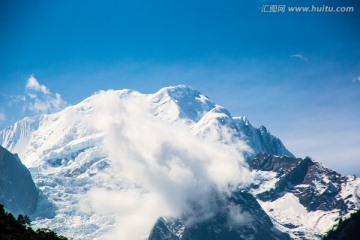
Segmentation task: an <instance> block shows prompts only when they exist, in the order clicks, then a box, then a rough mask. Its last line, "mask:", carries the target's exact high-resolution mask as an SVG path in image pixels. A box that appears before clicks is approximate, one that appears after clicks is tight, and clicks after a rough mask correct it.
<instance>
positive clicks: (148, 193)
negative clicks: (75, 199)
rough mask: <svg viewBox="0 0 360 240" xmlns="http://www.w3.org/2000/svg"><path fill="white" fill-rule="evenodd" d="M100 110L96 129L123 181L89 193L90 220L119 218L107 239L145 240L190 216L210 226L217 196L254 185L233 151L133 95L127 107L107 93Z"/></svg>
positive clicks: (112, 172)
mask: <svg viewBox="0 0 360 240" xmlns="http://www.w3.org/2000/svg"><path fill="white" fill-rule="evenodd" d="M109 103H111V104H109ZM94 105H95V107H94V112H96V117H95V118H92V119H88V121H90V122H92V123H93V124H95V125H96V128H97V129H98V130H99V131H101V132H104V145H103V148H104V150H105V151H106V152H108V157H109V159H110V161H111V164H112V167H111V168H109V169H108V170H107V171H108V174H109V176H116V177H115V178H113V180H111V181H114V182H109V183H107V185H108V186H109V187H107V188H99V187H96V188H94V189H92V190H91V191H89V193H88V194H87V195H86V197H84V198H82V200H81V202H80V205H81V209H82V210H83V211H85V212H89V213H91V212H96V213H98V212H100V213H104V214H106V213H113V214H115V215H116V216H117V217H116V224H115V226H114V228H113V230H112V231H111V232H110V233H109V234H108V235H106V236H105V237H104V239H134V240H139V239H145V238H146V237H147V236H148V234H149V233H150V230H151V228H152V227H153V225H154V224H155V222H156V220H157V219H158V218H159V217H162V216H163V217H181V216H182V217H185V219H186V224H192V223H194V222H198V221H201V220H204V219H207V218H209V217H212V216H214V214H216V213H217V210H218V208H217V204H218V203H217V202H216V200H215V199H217V200H218V199H219V198H216V196H220V200H221V196H222V197H224V195H226V194H227V193H229V192H230V191H231V190H233V187H234V186H238V185H240V186H246V185H248V184H250V183H251V182H252V175H251V173H250V172H249V170H248V169H247V168H246V167H245V165H246V164H245V162H244V158H243V155H242V154H241V153H240V152H239V151H237V150H235V148H234V147H233V146H229V145H226V144H223V143H220V142H218V141H217V142H216V141H213V140H209V139H202V138H200V137H195V136H193V135H191V134H190V131H189V130H190V129H189V126H188V125H186V124H183V123H179V122H175V123H169V122H167V121H165V120H161V119H160V118H157V117H154V116H153V114H152V113H151V112H150V108H149V106H144V100H142V101H140V100H139V99H138V98H133V97H131V96H130V97H129V96H128V95H126V96H124V97H122V99H121V100H120V98H119V96H118V94H117V93H116V92H112V91H108V92H106V93H103V92H101V93H99V96H97V98H96V102H95V103H94ZM237 144H239V145H242V144H243V145H245V144H244V143H243V142H238V143H237ZM113 186H122V187H120V188H118V189H116V188H114V187H113ZM235 210H238V209H235ZM238 212H239V211H238ZM231 217H232V218H233V219H232V221H234V222H235V223H236V224H243V223H245V222H246V221H245V220H244V219H246V218H245V217H241V213H237V214H233V215H231Z"/></svg>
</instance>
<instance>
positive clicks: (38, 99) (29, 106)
mask: <svg viewBox="0 0 360 240" xmlns="http://www.w3.org/2000/svg"><path fill="white" fill-rule="evenodd" d="M66 105H67V104H66V102H65V101H64V100H63V99H62V98H61V95H60V94H59V93H53V92H51V91H50V89H49V88H47V87H46V86H45V85H43V84H40V83H39V81H38V80H37V79H36V78H35V77H34V75H31V76H30V77H29V79H28V81H27V83H26V96H25V105H24V109H25V110H28V111H30V112H32V113H35V114H42V113H52V112H56V111H59V110H61V109H62V108H64V107H65V106H66Z"/></svg>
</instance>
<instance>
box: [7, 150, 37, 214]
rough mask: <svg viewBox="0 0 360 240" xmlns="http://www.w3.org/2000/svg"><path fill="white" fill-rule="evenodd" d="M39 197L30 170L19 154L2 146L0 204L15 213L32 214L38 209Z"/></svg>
mask: <svg viewBox="0 0 360 240" xmlns="http://www.w3.org/2000/svg"><path fill="white" fill-rule="evenodd" d="M38 197H39V191H38V189H37V188H36V186H35V184H34V182H33V180H32V177H31V174H30V172H29V170H28V169H27V168H26V167H25V166H24V165H23V164H22V163H21V161H20V159H19V157H18V156H17V154H12V153H10V152H9V151H7V150H6V149H5V148H3V147H1V146H0V204H3V205H4V206H5V208H6V209H7V210H8V211H10V212H11V213H13V214H15V215H18V214H27V215H30V214H32V213H33V212H34V211H35V209H36V204H37V201H38Z"/></svg>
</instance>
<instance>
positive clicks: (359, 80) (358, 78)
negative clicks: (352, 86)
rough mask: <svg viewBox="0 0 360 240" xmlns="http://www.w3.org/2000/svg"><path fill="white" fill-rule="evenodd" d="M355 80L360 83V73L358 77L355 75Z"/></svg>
mask: <svg viewBox="0 0 360 240" xmlns="http://www.w3.org/2000/svg"><path fill="white" fill-rule="evenodd" d="M353 82H354V83H360V75H358V76H357V77H354V78H353Z"/></svg>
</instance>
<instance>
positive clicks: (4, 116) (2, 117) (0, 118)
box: [0, 112, 6, 122]
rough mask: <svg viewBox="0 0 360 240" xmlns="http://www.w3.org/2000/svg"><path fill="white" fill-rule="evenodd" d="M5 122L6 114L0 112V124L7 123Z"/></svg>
mask: <svg viewBox="0 0 360 240" xmlns="http://www.w3.org/2000/svg"><path fill="white" fill-rule="evenodd" d="M5 120H6V115H5V113H2V112H0V122H3V121H5Z"/></svg>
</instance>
